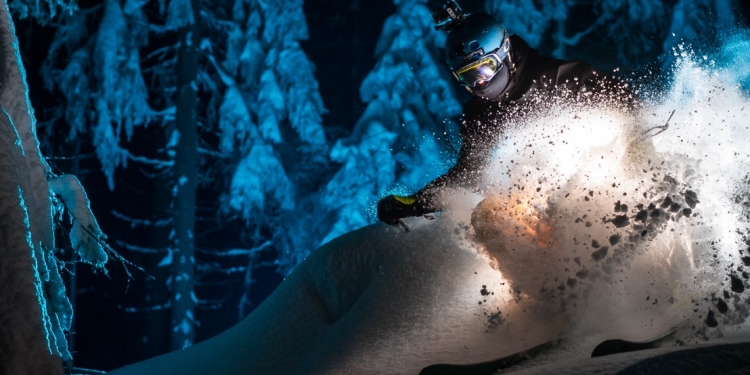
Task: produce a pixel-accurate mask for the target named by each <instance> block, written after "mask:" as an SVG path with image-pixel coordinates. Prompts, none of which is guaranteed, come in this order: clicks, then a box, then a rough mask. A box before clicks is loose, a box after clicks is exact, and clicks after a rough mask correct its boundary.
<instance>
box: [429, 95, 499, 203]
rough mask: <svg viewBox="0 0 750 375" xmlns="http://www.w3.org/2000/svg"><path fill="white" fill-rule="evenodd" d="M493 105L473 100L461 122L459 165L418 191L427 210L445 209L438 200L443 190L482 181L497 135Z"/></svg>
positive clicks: (472, 185)
mask: <svg viewBox="0 0 750 375" xmlns="http://www.w3.org/2000/svg"><path fill="white" fill-rule="evenodd" d="M492 104H494V105H497V104H495V103H492ZM492 104H490V103H488V102H486V101H484V100H481V101H480V100H479V99H472V100H470V101H469V103H467V105H466V107H465V108H464V118H463V120H462V123H461V139H462V141H463V142H462V144H461V150H460V151H459V154H458V160H457V161H456V164H455V165H454V166H453V168H451V169H450V170H448V172H447V173H445V174H444V175H442V176H440V177H438V178H436V179H435V180H433V181H432V182H430V183H429V184H427V186H425V187H424V188H422V189H421V190H419V191H418V192H417V193H416V194H415V198H416V199H417V201H418V202H419V204H420V205H421V206H422V208H423V210H424V211H425V212H427V213H429V212H435V211H439V210H441V209H442V208H443V207H442V204H441V203H440V201H439V199H438V195H439V193H440V191H441V190H443V189H445V188H472V187H475V186H476V185H477V184H478V182H479V180H480V179H481V176H482V170H483V166H484V164H485V163H486V161H487V158H488V152H489V150H490V145H491V143H492V142H491V140H492V139H496V138H497V134H496V133H497V129H496V128H497V126H496V124H494V123H492V122H493V121H496V120H495V119H494V118H493V117H494V116H491V115H489V113H490V112H492V109H491V108H490V106H491V105H492Z"/></svg>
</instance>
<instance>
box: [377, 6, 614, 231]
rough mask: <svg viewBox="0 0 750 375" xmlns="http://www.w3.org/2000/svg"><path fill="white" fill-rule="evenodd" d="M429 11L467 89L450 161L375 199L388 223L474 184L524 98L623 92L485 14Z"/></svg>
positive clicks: (452, 8) (609, 79)
mask: <svg viewBox="0 0 750 375" xmlns="http://www.w3.org/2000/svg"><path fill="white" fill-rule="evenodd" d="M432 18H433V21H434V22H435V25H436V26H435V27H436V29H442V30H444V31H445V32H447V34H448V35H447V38H446V41H445V49H446V51H447V55H448V65H449V66H450V69H451V71H452V73H453V76H454V77H455V78H456V79H457V80H458V82H459V83H460V84H461V85H463V86H464V87H465V88H466V89H467V90H468V91H469V92H471V94H472V95H473V96H472V98H471V99H470V100H469V101H468V102H467V103H466V104H465V105H464V111H463V118H462V121H461V129H460V135H461V139H462V141H463V144H462V145H461V150H460V152H459V156H458V161H457V162H456V165H455V166H454V167H453V168H451V169H450V170H449V171H448V172H447V173H446V174H444V175H442V176H440V177H438V178H437V179H435V180H434V181H432V182H431V183H429V184H427V186H425V187H424V188H422V189H421V190H419V191H418V192H417V193H416V194H414V195H411V196H396V195H389V196H387V197H385V198H383V199H381V200H380V202H379V203H378V208H377V210H378V219H379V220H380V221H382V222H384V223H387V224H391V225H396V224H398V223H399V222H400V220H401V219H402V218H404V217H408V216H422V215H424V214H428V213H432V212H436V211H439V210H441V209H442V207H441V204H440V202H439V200H438V198H437V194H438V193H439V192H440V191H441V189H444V188H449V187H471V186H475V185H476V183H477V182H478V179H479V177H480V176H481V170H482V168H483V166H484V165H485V163H486V162H487V159H488V156H489V155H488V154H489V152H490V151H491V150H492V148H493V146H494V141H495V140H496V139H497V138H498V137H497V135H498V134H499V133H502V132H503V126H504V123H505V121H504V119H507V117H508V116H512V115H513V114H517V113H519V111H521V112H523V111H524V108H528V107H524V106H525V105H529V104H531V103H532V100H531V99H532V98H535V99H538V98H540V95H549V96H559V95H561V93H567V94H578V93H581V92H594V93H607V94H610V95H612V94H614V96H617V94H620V95H619V96H628V95H627V94H625V95H622V94H623V93H626V91H625V89H624V88H623V87H621V86H620V85H619V84H618V82H617V81H616V80H615V79H613V78H612V77H607V76H604V75H603V74H601V73H599V72H597V71H596V70H594V69H593V68H592V67H591V66H590V65H588V64H586V63H583V62H570V61H564V60H559V59H553V58H549V57H543V56H540V55H539V53H538V52H537V51H536V50H535V49H533V48H531V47H530V46H529V45H528V43H526V41H524V40H523V39H521V38H520V37H519V36H517V35H512V36H509V35H508V32H507V31H506V30H505V28H504V27H503V26H502V25H501V24H500V23H499V22H498V21H497V20H495V19H494V18H493V17H492V16H490V15H489V14H486V13H471V14H464V13H463V12H462V11H461V8H460V7H459V6H458V5H457V4H456V2H455V1H448V2H447V4H446V5H445V6H444V7H443V8H442V9H439V10H437V11H435V12H433V13H432Z"/></svg>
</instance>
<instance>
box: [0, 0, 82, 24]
mask: <svg viewBox="0 0 750 375" xmlns="http://www.w3.org/2000/svg"><path fill="white" fill-rule="evenodd" d="M8 7H9V8H10V11H11V13H12V14H13V15H14V16H15V17H18V18H19V19H26V18H29V17H31V18H34V19H35V20H37V21H38V22H39V23H41V24H46V23H47V22H49V21H50V20H52V19H53V18H55V16H56V15H57V14H73V12H75V11H76V10H78V4H77V2H76V0H46V1H39V0H11V1H10V2H8Z"/></svg>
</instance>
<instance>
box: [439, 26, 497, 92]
mask: <svg viewBox="0 0 750 375" xmlns="http://www.w3.org/2000/svg"><path fill="white" fill-rule="evenodd" d="M446 29H447V31H448V37H447V38H446V40H445V49H446V51H447V53H448V65H449V66H450V68H451V71H453V75H454V76H455V77H456V79H458V81H459V82H460V83H461V84H462V85H464V86H467V87H476V86H477V85H479V86H482V85H484V84H486V83H487V82H489V81H490V80H491V79H492V78H493V77H494V76H495V75H497V73H499V72H500V71H502V70H503V69H508V66H507V64H508V63H509V62H510V61H509V59H508V57H509V56H508V55H509V53H510V39H509V38H508V33H507V31H505V28H504V27H503V26H502V25H501V24H500V23H499V22H497V20H495V18H493V17H492V16H490V15H489V14H486V13H472V14H469V15H466V16H465V17H463V19H461V20H460V21H456V22H454V24H453V25H450V27H449V28H446Z"/></svg>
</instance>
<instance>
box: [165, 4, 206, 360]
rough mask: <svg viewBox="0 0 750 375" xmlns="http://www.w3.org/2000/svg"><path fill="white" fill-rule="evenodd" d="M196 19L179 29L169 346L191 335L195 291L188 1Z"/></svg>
mask: <svg viewBox="0 0 750 375" xmlns="http://www.w3.org/2000/svg"><path fill="white" fill-rule="evenodd" d="M190 5H191V10H192V14H193V20H194V22H190V23H187V24H186V25H184V26H183V27H181V28H180V30H179V31H178V34H179V47H178V48H179V49H178V54H177V67H176V68H177V114H176V118H175V121H176V126H177V131H178V132H179V141H178V143H177V147H176V149H175V163H174V189H175V190H174V197H173V199H174V200H173V203H174V204H173V210H174V236H175V237H174V242H175V243H174V249H173V254H172V301H171V302H172V310H171V311H172V333H171V339H170V346H171V349H172V350H178V349H183V348H186V347H188V346H190V345H192V344H193V341H194V338H195V332H194V329H193V327H194V315H193V309H194V307H195V295H194V294H193V286H194V281H193V273H194V263H195V261H194V258H193V228H194V226H195V188H196V177H197V173H196V167H197V165H196V159H197V157H196V156H197V155H196V154H197V118H196V104H197V82H196V81H197V76H198V57H199V49H198V43H199V42H200V39H199V37H198V31H199V25H198V20H199V19H200V14H199V9H200V8H199V7H200V5H199V3H198V1H197V0H191V1H190Z"/></svg>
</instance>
